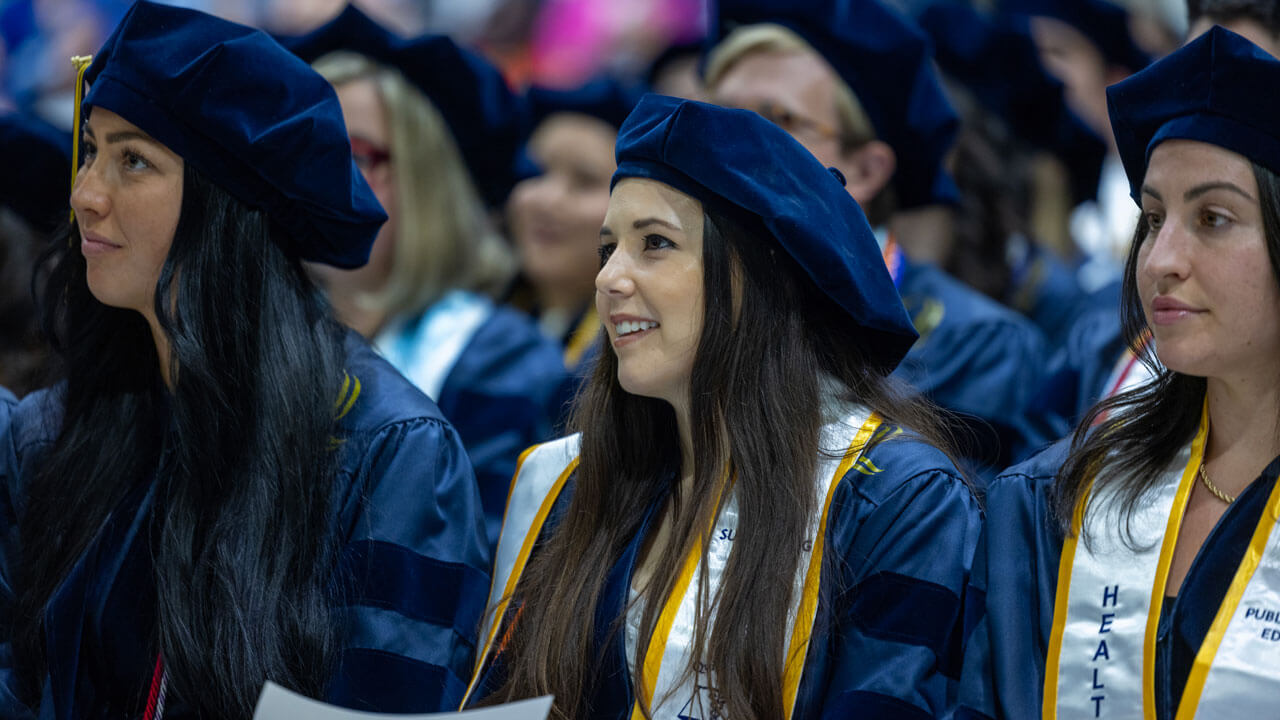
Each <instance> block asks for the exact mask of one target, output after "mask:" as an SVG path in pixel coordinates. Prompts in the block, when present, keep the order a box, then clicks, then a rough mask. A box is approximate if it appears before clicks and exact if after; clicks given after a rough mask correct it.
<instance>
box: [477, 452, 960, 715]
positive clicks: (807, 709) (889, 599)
mask: <svg viewBox="0 0 1280 720" xmlns="http://www.w3.org/2000/svg"><path fill="white" fill-rule="evenodd" d="M891 430H892V428H890V427H882V428H881V430H880V431H878V432H882V433H889V432H890V431H891ZM865 457H866V459H867V460H869V461H870V462H869V463H865V464H862V463H860V465H862V467H863V469H862V470H858V469H856V468H855V469H852V470H850V471H849V472H848V473H847V474H846V475H845V476H844V477H843V478H842V479H841V481H840V485H839V487H838V488H837V489H836V494H835V496H834V499H833V500H832V506H831V510H830V515H829V516H828V526H827V528H828V529H827V548H828V550H827V552H828V553H829V555H828V557H829V558H830V559H831V561H832V562H830V563H824V575H823V579H822V582H821V587H820V592H819V601H818V602H819V605H818V615H817V618H816V620H815V622H814V632H815V634H814V636H813V639H812V641H811V643H810V645H809V652H808V655H807V658H806V661H805V669H804V674H803V675H802V677H801V682H800V688H799V692H798V695H797V700H796V711H795V714H794V715H793V716H792V717H793V718H795V719H796V720H801V719H802V718H848V717H857V718H862V719H864V720H876V719H877V718H884V719H885V720H890V719H892V720H915V719H917V718H920V719H923V718H936V717H942V716H944V715H945V714H946V713H947V711H948V710H949V703H951V702H952V701H953V700H954V697H955V688H956V681H957V678H958V677H959V676H958V672H959V662H960V657H961V647H960V631H961V627H962V622H961V616H962V612H961V598H962V597H963V596H964V587H965V583H966V578H967V576H968V568H969V561H970V558H971V556H972V553H973V549H974V543H975V542H976V536H977V533H978V527H979V525H980V512H979V509H978V504H977V501H976V500H975V499H974V496H973V494H972V492H971V491H970V489H969V487H968V486H967V485H966V484H965V483H964V482H963V481H962V480H961V479H960V478H959V476H958V475H957V471H956V470H955V467H954V466H953V465H952V464H951V462H950V461H949V460H947V458H946V457H945V456H944V455H943V454H942V453H940V452H938V451H937V450H936V449H934V448H932V447H930V446H928V445H925V444H924V443H921V442H918V441H915V440H909V439H904V438H903V437H902V436H899V437H898V438H895V439H890V440H888V441H885V442H882V443H880V444H879V445H877V446H875V447H874V448H872V449H871V450H870V451H868V452H867V454H866V456H865ZM569 487H570V486H569V485H566V489H565V491H564V492H562V493H561V495H560V497H559V498H558V499H557V502H556V504H555V506H554V508H553V509H552V513H551V515H550V518H551V519H550V520H549V521H548V523H547V525H546V526H545V527H544V529H543V536H544V537H545V535H546V534H547V532H548V530H549V528H551V527H552V526H553V525H554V522H555V519H556V518H557V516H562V515H563V513H564V511H565V508H566V507H567V505H568V498H569V496H570V494H571V490H570V489H569ZM665 502H666V498H665V497H662V498H658V499H657V500H656V501H655V502H654V503H653V504H652V505H650V507H649V508H647V509H645V510H644V512H645V519H644V522H643V524H642V526H641V528H640V530H639V532H638V533H637V534H636V536H635V538H634V539H633V540H632V542H631V543H630V544H629V545H628V546H627V547H626V549H625V550H624V551H623V553H622V557H621V559H620V560H619V561H618V562H617V563H616V564H615V565H614V566H613V568H612V570H611V571H610V573H609V576H608V578H607V579H606V581H605V588H604V593H603V596H602V598H601V601H600V604H599V605H598V609H597V615H596V622H595V627H596V628H597V629H598V634H597V636H596V646H595V651H596V653H597V656H598V657H599V668H600V669H599V676H598V677H599V678H600V680H599V682H598V683H597V684H596V686H595V687H594V688H593V691H592V692H591V695H590V700H589V702H590V706H591V707H590V712H589V713H588V715H587V716H586V717H588V718H592V719H593V720H604V719H615V720H620V719H623V718H628V717H630V713H631V706H632V703H633V696H632V687H631V673H630V671H629V669H628V662H627V649H626V647H625V642H626V641H625V639H624V638H623V635H624V633H621V632H619V633H610V632H609V629H610V628H614V627H617V625H615V621H616V620H617V619H618V618H619V617H620V616H621V615H622V614H623V612H624V608H625V605H626V602H627V598H628V592H629V588H630V583H631V575H632V573H633V571H634V569H635V564H636V559H637V556H638V555H639V553H640V549H641V548H642V547H643V545H644V539H645V537H646V536H647V535H648V533H649V532H650V531H651V530H653V529H654V526H655V520H656V517H657V514H658V509H659V508H661V507H662V506H663V504H664V503H665ZM740 531H743V530H742V529H740ZM535 547H536V546H535ZM831 573H838V577H837V576H835V575H832V574H831ZM517 592H518V591H517ZM515 612H516V609H515V608H509V609H508V614H507V618H508V619H509V618H511V617H512V616H513V614H514V613H515ZM518 627H519V626H518V625H517V631H518ZM501 632H505V630H502V631H500V633H499V635H498V636H499V637H501ZM503 672H504V671H503V664H502V656H501V655H499V656H498V658H497V660H496V661H492V662H490V664H489V665H488V667H487V668H486V671H485V674H484V675H483V676H482V679H481V683H480V685H479V686H478V687H477V690H476V692H475V693H474V695H473V697H474V698H481V697H484V696H485V695H486V694H487V693H489V692H491V691H492V690H493V689H494V688H496V687H497V686H498V685H499V684H500V683H501V679H502V677H503ZM703 720H706V719H703Z"/></svg>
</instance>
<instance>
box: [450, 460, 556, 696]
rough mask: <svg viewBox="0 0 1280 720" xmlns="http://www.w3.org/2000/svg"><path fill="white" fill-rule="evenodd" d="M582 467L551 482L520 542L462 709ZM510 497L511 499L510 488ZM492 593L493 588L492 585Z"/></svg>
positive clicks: (479, 651)
mask: <svg viewBox="0 0 1280 720" xmlns="http://www.w3.org/2000/svg"><path fill="white" fill-rule="evenodd" d="M538 447H541V446H539V445H535V446H533V447H531V448H529V449H528V450H525V451H524V452H523V453H521V455H520V459H519V460H518V461H517V463H516V472H515V477H516V478H518V477H519V476H520V468H521V466H523V465H524V461H525V459H526V458H528V457H529V454H530V453H531V452H533V451H534V450H536V449H537V448H538ZM577 469H578V458H576V457H575V458H574V459H573V461H572V462H570V463H569V466H568V467H566V468H565V469H564V471H563V472H561V473H560V476H559V477H558V478H556V481H555V484H554V485H552V486H551V491H550V492H548V493H547V495H546V497H545V498H543V500H542V505H541V506H539V507H538V513H537V514H536V515H535V516H534V519H533V525H532V526H531V527H530V529H529V532H528V534H526V535H525V538H524V542H523V543H522V544H521V545H520V552H519V554H518V555H517V556H516V562H515V566H514V568H513V569H512V571H511V575H510V576H509V577H508V578H507V584H506V585H505V586H504V587H503V589H502V597H501V598H500V599H499V600H498V602H497V604H496V605H495V607H494V609H493V622H492V624H491V627H490V628H489V633H488V637H484V638H481V640H482V641H483V642H482V643H481V644H480V645H479V648H478V652H477V653H476V664H475V670H474V672H473V673H472V675H471V682H470V683H468V684H467V692H466V694H465V695H463V697H462V703H461V704H460V705H459V706H458V709H459V710H462V709H464V708H466V706H467V703H468V702H469V701H470V699H471V693H473V692H474V691H475V689H476V686H477V685H478V684H479V683H480V677H481V675H482V674H483V670H484V667H485V663H486V662H487V661H488V659H489V653H490V652H491V651H492V650H493V647H494V645H493V641H494V640H495V639H496V638H497V636H498V632H499V630H501V629H502V624H503V623H502V620H503V618H504V617H505V616H506V614H507V607H508V606H509V605H510V604H511V596H512V593H513V592H515V588H516V584H517V583H518V582H519V581H520V576H521V574H523V573H524V568H525V565H526V564H528V562H529V555H530V554H531V553H532V552H533V545H534V543H535V542H537V540H538V536H539V535H540V534H542V526H543V524H545V523H546V521H547V516H548V515H550V514H551V508H552V506H553V505H555V502H556V498H558V497H559V496H560V491H561V490H563V489H564V485H565V483H566V482H567V481H568V480H569V476H570V475H572V474H573V471H574V470H577ZM512 487H513V488H514V487H515V480H514V479H513V480H512ZM508 500H510V490H508ZM503 525H504V527H505V525H506V519H505V518H504V519H503ZM490 592H491V593H492V588H490Z"/></svg>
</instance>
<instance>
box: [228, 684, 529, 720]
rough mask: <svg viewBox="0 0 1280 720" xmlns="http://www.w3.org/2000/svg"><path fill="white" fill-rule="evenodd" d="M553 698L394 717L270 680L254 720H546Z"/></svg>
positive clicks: (263, 691)
mask: <svg viewBox="0 0 1280 720" xmlns="http://www.w3.org/2000/svg"><path fill="white" fill-rule="evenodd" d="M550 713H551V696H550V695H545V696H543V697H540V698H533V699H531V700H520V701H518V702H513V703H508V704H506V705H495V706H493V707H486V708H477V709H475V710H464V711H462V712H444V713H430V714H427V715H392V714H383V713H370V712H359V711H357V710H348V709H346V708H340V707H337V706H335V705H329V704H327V703H322V702H320V701H319V700H312V699H311V698H309V697H306V696H303V695H299V694H297V693H295V692H293V691H291V690H286V689H285V688H283V687H281V686H279V685H277V684H275V683H273V682H271V681H267V684H266V685H264V686H263V688H262V695H260V696H258V707H257V709H255V710H254V712H253V720H300V718H307V719H308V720H392V718H394V719H395V720H455V719H456V720H547V715H549V714H550Z"/></svg>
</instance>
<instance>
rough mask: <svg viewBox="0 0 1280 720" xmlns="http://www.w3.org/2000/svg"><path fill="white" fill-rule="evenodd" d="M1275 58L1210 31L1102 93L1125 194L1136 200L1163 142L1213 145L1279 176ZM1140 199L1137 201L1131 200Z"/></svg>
mask: <svg viewBox="0 0 1280 720" xmlns="http://www.w3.org/2000/svg"><path fill="white" fill-rule="evenodd" d="M1275 87H1280V60H1277V59H1276V58H1274V57H1272V56H1271V55H1270V54H1268V53H1267V52H1266V51H1264V50H1262V49H1261V48H1259V47H1258V46H1256V45H1254V44H1253V43H1251V42H1249V41H1248V40H1246V39H1244V38H1243V37H1241V36H1239V35H1237V34H1235V33H1233V32H1231V31H1230V30H1225V29H1223V28H1221V27H1218V26H1215V27H1213V28H1212V29H1210V30H1209V31H1208V32H1206V33H1204V34H1203V35H1201V36H1200V37H1198V38H1196V39H1195V40H1192V41H1191V42H1190V43H1187V45H1186V46H1184V47H1182V48H1181V49H1179V50H1177V51H1175V52H1173V53H1170V54H1169V55H1167V56H1165V57H1164V58H1163V59H1161V60H1160V61H1158V62H1156V63H1154V64H1153V65H1151V66H1150V67H1148V68H1147V69H1146V70H1143V71H1142V72H1140V73H1137V74H1135V75H1131V76H1129V77H1128V78H1127V79H1125V80H1124V81H1123V82H1119V83H1116V84H1115V85H1112V86H1111V87H1109V88H1107V107H1108V110H1109V111H1110V113H1111V128H1112V131H1113V132H1114V133H1115V136H1116V145H1117V147H1118V148H1119V150H1120V159H1121V160H1122V161H1124V169H1125V172H1126V173H1127V174H1128V176H1129V191H1130V193H1131V194H1132V195H1133V199H1134V200H1135V201H1139V191H1140V190H1141V188H1142V181H1143V178H1144V177H1145V176H1146V174H1147V162H1148V161H1149V160H1150V159H1151V151H1152V150H1153V149H1155V146H1156V145H1159V144H1160V143H1161V142H1163V141H1165V140H1172V139H1184V140H1199V141H1201V142H1206V143H1210V144H1212V145H1217V146H1219V147H1222V148H1226V149H1227V150H1230V151H1232V152H1235V153H1239V154H1240V155H1243V156H1244V157H1246V158H1248V159H1249V160H1251V161H1253V162H1255V163H1258V164H1259V165H1262V166H1264V167H1266V168H1267V169H1269V170H1271V171H1272V172H1275V173H1280V102H1277V101H1276V99H1275V96H1274V95H1272V94H1271V93H1270V92H1269V91H1267V89H1266V88H1275ZM1139 202H1140V201H1139Z"/></svg>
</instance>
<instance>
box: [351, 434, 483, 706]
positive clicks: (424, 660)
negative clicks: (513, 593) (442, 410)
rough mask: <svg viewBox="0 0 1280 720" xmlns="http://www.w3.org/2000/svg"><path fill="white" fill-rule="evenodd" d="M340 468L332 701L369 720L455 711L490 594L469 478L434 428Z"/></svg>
mask: <svg viewBox="0 0 1280 720" xmlns="http://www.w3.org/2000/svg"><path fill="white" fill-rule="evenodd" d="M346 442H350V443H353V444H355V445H357V446H363V447H364V448H366V449H365V450H364V451H363V452H362V453H356V454H357V458H356V459H355V460H354V461H353V462H349V463H347V466H346V467H344V468H343V473H344V474H345V475H346V476H347V479H348V480H349V482H350V483H351V485H350V488H351V489H350V491H349V495H348V499H347V511H346V512H344V513H342V517H344V518H350V521H349V526H348V528H346V530H347V532H346V534H345V544H344V545H343V547H342V548H341V555H340V558H339V569H340V572H339V576H340V577H341V578H343V579H344V580H345V582H346V587H345V588H344V592H342V593H341V594H340V595H339V597H340V598H342V602H340V603H339V604H338V607H337V608H336V609H335V612H336V613H338V619H339V621H340V622H341V625H342V627H343V642H344V645H343V647H342V648H341V649H340V653H339V667H338V669H337V674H336V676H335V678H334V681H333V682H332V683H331V685H330V690H329V701H330V702H334V703H337V704H340V705H343V706H346V707H351V708H355V709H360V710H369V711H375V712H395V713H423V712H436V711H440V710H452V709H454V708H456V707H457V704H458V702H459V701H460V700H461V698H462V694H463V691H464V690H465V687H466V681H467V679H468V677H469V673H470V670H471V663H472V658H473V656H474V653H475V638H476V633H477V628H478V626H479V622H480V616H481V613H482V611H483V609H484V605H485V601H486V598H487V595H488V591H489V574H488V567H489V555H488V546H487V542H486V540H485V537H484V524H483V517H482V515H481V509H480V499H479V496H478V493H477V491H476V486H475V476H474V474H473V471H472V469H471V463H470V462H469V461H468V459H467V456H466V453H465V452H464V451H463V448H462V444H461V442H460V441H459V439H458V436H457V433H456V432H455V431H454V430H453V428H452V427H451V426H450V425H449V424H448V423H447V422H445V421H444V420H443V419H441V418H439V416H438V415H437V416H435V417H417V418H413V419H408V420H402V421H399V422H396V423H394V424H391V425H389V426H385V427H383V428H381V429H379V430H377V431H376V432H375V433H374V434H373V435H372V438H371V439H365V438H360V437H358V436H357V437H351V438H347V440H346Z"/></svg>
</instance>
